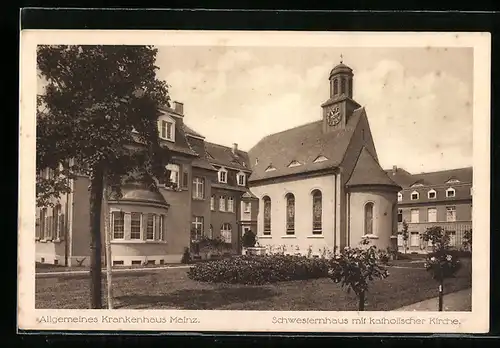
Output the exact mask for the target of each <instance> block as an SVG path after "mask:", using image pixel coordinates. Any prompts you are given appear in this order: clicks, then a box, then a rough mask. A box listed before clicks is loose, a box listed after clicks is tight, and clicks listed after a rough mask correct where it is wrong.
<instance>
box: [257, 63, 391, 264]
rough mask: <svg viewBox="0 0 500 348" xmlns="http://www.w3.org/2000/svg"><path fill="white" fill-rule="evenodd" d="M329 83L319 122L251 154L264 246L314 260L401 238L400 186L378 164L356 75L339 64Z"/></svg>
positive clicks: (267, 141) (274, 138)
mask: <svg viewBox="0 0 500 348" xmlns="http://www.w3.org/2000/svg"><path fill="white" fill-rule="evenodd" d="M328 80H329V91H330V93H329V94H330V95H329V98H328V100H326V101H325V102H324V103H323V104H322V105H321V106H320V107H321V109H322V118H321V119H320V120H318V121H315V122H312V123H308V124H304V125H302V126H298V127H295V128H292V129H288V130H286V131H283V132H279V133H275V134H271V135H268V136H266V137H264V138H263V139H261V140H260V141H259V142H258V143H257V144H256V145H255V146H254V147H253V148H252V149H251V150H250V151H249V153H248V155H249V160H250V163H251V166H252V174H251V176H250V178H249V187H250V189H251V192H252V194H253V195H255V196H256V197H257V198H258V199H259V212H258V216H257V230H258V241H259V244H260V245H261V246H265V247H267V248H281V250H283V249H284V251H285V253H289V254H295V253H301V254H308V253H312V254H313V255H315V254H316V255H317V254H321V253H324V252H325V250H327V251H330V252H331V251H333V248H334V247H337V248H343V247H345V246H357V245H358V243H359V242H360V241H361V240H362V238H369V240H370V242H371V244H373V245H376V246H377V247H378V248H382V249H385V248H387V247H389V246H391V243H392V242H391V241H392V240H394V238H391V236H393V235H394V236H395V235H396V234H397V219H396V216H397V195H398V192H399V191H400V190H401V187H400V186H399V185H398V184H396V183H395V182H394V181H393V180H392V179H391V178H390V177H389V175H388V174H387V173H386V172H385V171H384V169H382V167H381V166H380V164H379V161H378V157H377V151H376V148H375V144H374V142H373V138H372V134H371V131H370V125H369V122H368V117H367V114H366V111H365V109H364V108H363V107H362V106H361V105H360V104H358V103H357V102H356V101H355V100H354V99H353V87H354V74H353V71H352V69H351V68H349V67H348V66H346V65H345V64H343V63H342V62H341V63H340V64H339V65H337V66H335V67H334V68H333V69H332V70H331V72H330V75H329V79H328ZM312 112H314V110H312Z"/></svg>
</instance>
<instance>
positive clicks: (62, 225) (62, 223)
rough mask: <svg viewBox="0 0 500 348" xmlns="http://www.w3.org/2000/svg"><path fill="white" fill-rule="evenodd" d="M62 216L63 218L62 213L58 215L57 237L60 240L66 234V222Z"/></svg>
mask: <svg viewBox="0 0 500 348" xmlns="http://www.w3.org/2000/svg"><path fill="white" fill-rule="evenodd" d="M64 218H65V216H64V214H60V215H59V236H57V237H58V238H59V239H60V240H63V239H64V236H65V235H66V224H65V220H64Z"/></svg>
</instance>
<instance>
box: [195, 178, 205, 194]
mask: <svg viewBox="0 0 500 348" xmlns="http://www.w3.org/2000/svg"><path fill="white" fill-rule="evenodd" d="M193 198H194V199H203V198H205V181H204V180H203V178H199V177H195V178H193Z"/></svg>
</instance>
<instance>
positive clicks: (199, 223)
mask: <svg viewBox="0 0 500 348" xmlns="http://www.w3.org/2000/svg"><path fill="white" fill-rule="evenodd" d="M202 235H203V216H195V217H194V219H193V223H192V229H191V238H192V239H198V238H200V237H201V236H202Z"/></svg>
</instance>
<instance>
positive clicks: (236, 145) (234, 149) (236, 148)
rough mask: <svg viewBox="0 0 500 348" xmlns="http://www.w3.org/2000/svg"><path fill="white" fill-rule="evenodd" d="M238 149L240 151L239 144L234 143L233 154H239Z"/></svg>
mask: <svg viewBox="0 0 500 348" xmlns="http://www.w3.org/2000/svg"><path fill="white" fill-rule="evenodd" d="M236 151H238V144H237V143H233V155H237V153H236Z"/></svg>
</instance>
